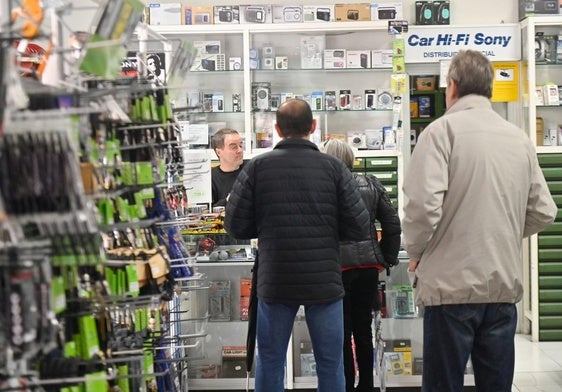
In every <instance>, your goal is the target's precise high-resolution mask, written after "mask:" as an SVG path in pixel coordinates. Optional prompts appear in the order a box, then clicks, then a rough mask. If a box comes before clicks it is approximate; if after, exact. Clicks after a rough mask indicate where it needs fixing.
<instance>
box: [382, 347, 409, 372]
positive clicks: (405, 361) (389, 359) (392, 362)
mask: <svg viewBox="0 0 562 392" xmlns="http://www.w3.org/2000/svg"><path fill="white" fill-rule="evenodd" d="M384 356H385V357H386V371H387V373H388V374H391V375H395V376H399V375H400V376H411V375H412V373H413V370H412V343H411V341H410V339H393V340H388V341H386V346H385V353H384Z"/></svg>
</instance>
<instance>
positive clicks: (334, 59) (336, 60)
mask: <svg viewBox="0 0 562 392" xmlns="http://www.w3.org/2000/svg"><path fill="white" fill-rule="evenodd" d="M346 65H347V61H346V50H345V49H325V50H324V68H325V69H340V68H345V67H346Z"/></svg>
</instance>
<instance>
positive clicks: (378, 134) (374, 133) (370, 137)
mask: <svg viewBox="0 0 562 392" xmlns="http://www.w3.org/2000/svg"><path fill="white" fill-rule="evenodd" d="M365 138H366V139H365V144H366V145H367V148H368V149H369V150H382V148H383V143H384V132H383V130H382V128H377V129H365Z"/></svg>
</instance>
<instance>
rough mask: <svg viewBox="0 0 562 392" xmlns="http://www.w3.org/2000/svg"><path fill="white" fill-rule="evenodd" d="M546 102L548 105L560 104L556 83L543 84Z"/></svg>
mask: <svg viewBox="0 0 562 392" xmlns="http://www.w3.org/2000/svg"><path fill="white" fill-rule="evenodd" d="M543 96H544V104H545V105H547V106H559V105H560V96H559V95H558V86H557V85H556V84H545V85H544V86H543Z"/></svg>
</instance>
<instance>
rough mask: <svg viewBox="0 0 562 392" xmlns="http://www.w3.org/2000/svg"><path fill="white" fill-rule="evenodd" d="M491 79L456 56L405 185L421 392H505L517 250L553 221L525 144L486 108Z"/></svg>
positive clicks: (478, 60) (484, 67)
mask: <svg viewBox="0 0 562 392" xmlns="http://www.w3.org/2000/svg"><path fill="white" fill-rule="evenodd" d="M493 77H494V71H493V68H492V65H491V63H490V62H489V60H488V59H487V58H486V57H485V56H484V55H483V54H481V53H480V52H477V51H471V50H467V51H460V52H459V53H458V54H457V55H456V56H455V57H454V58H453V60H452V62H451V65H450V68H449V73H448V76H447V92H446V105H447V112H446V113H445V115H444V116H442V117H441V118H439V119H437V120H435V121H434V122H433V123H431V124H430V125H429V126H428V127H427V128H426V129H425V130H424V132H423V133H422V134H421V136H420V138H419V140H418V143H417V144H416V148H415V150H414V152H413V154H412V157H411V160H410V163H409V166H408V171H407V174H406V177H405V179H404V187H403V189H404V195H405V197H406V199H407V201H406V203H405V207H404V219H403V222H402V223H403V233H404V247H405V248H406V250H407V252H408V256H409V258H410V264H409V269H408V270H409V271H410V274H411V280H412V282H413V283H412V285H413V286H414V287H415V291H416V293H415V295H416V302H417V304H419V305H423V306H424V307H425V309H424V310H425V311H424V342H423V346H424V352H423V379H422V380H423V381H422V391H424V392H430V391H431V392H442V391H461V390H462V386H463V379H464V371H465V368H466V364H467V361H468V358H469V356H470V357H471V360H472V364H473V368H474V375H475V382H476V388H477V390H478V391H480V392H482V391H489V392H504V391H505V392H508V391H511V385H512V381H513V368H514V361H515V355H514V335H515V329H516V325H517V311H516V308H515V304H516V303H517V302H518V301H520V300H521V297H522V295H523V262H522V257H521V254H522V249H521V246H522V240H523V238H524V237H527V236H529V235H531V234H535V233H537V232H539V231H540V230H542V229H544V228H545V227H546V226H548V225H549V224H550V223H551V222H552V221H553V220H554V217H555V215H556V212H557V207H556V205H555V203H554V201H553V199H552V196H551V195H550V192H549V190H548V187H547V184H546V181H545V179H544V176H543V174H542V171H541V169H540V167H539V164H538V160H537V156H536V152H535V148H534V146H533V144H532V143H531V141H530V139H529V138H528V136H527V135H526V134H525V133H524V132H523V131H522V130H521V129H519V128H517V127H516V126H514V125H513V124H511V123H509V122H507V121H506V120H504V119H503V118H502V117H501V116H499V115H498V114H497V113H496V112H495V111H494V110H493V109H492V106H491V102H490V97H491V95H492V82H493Z"/></svg>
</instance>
